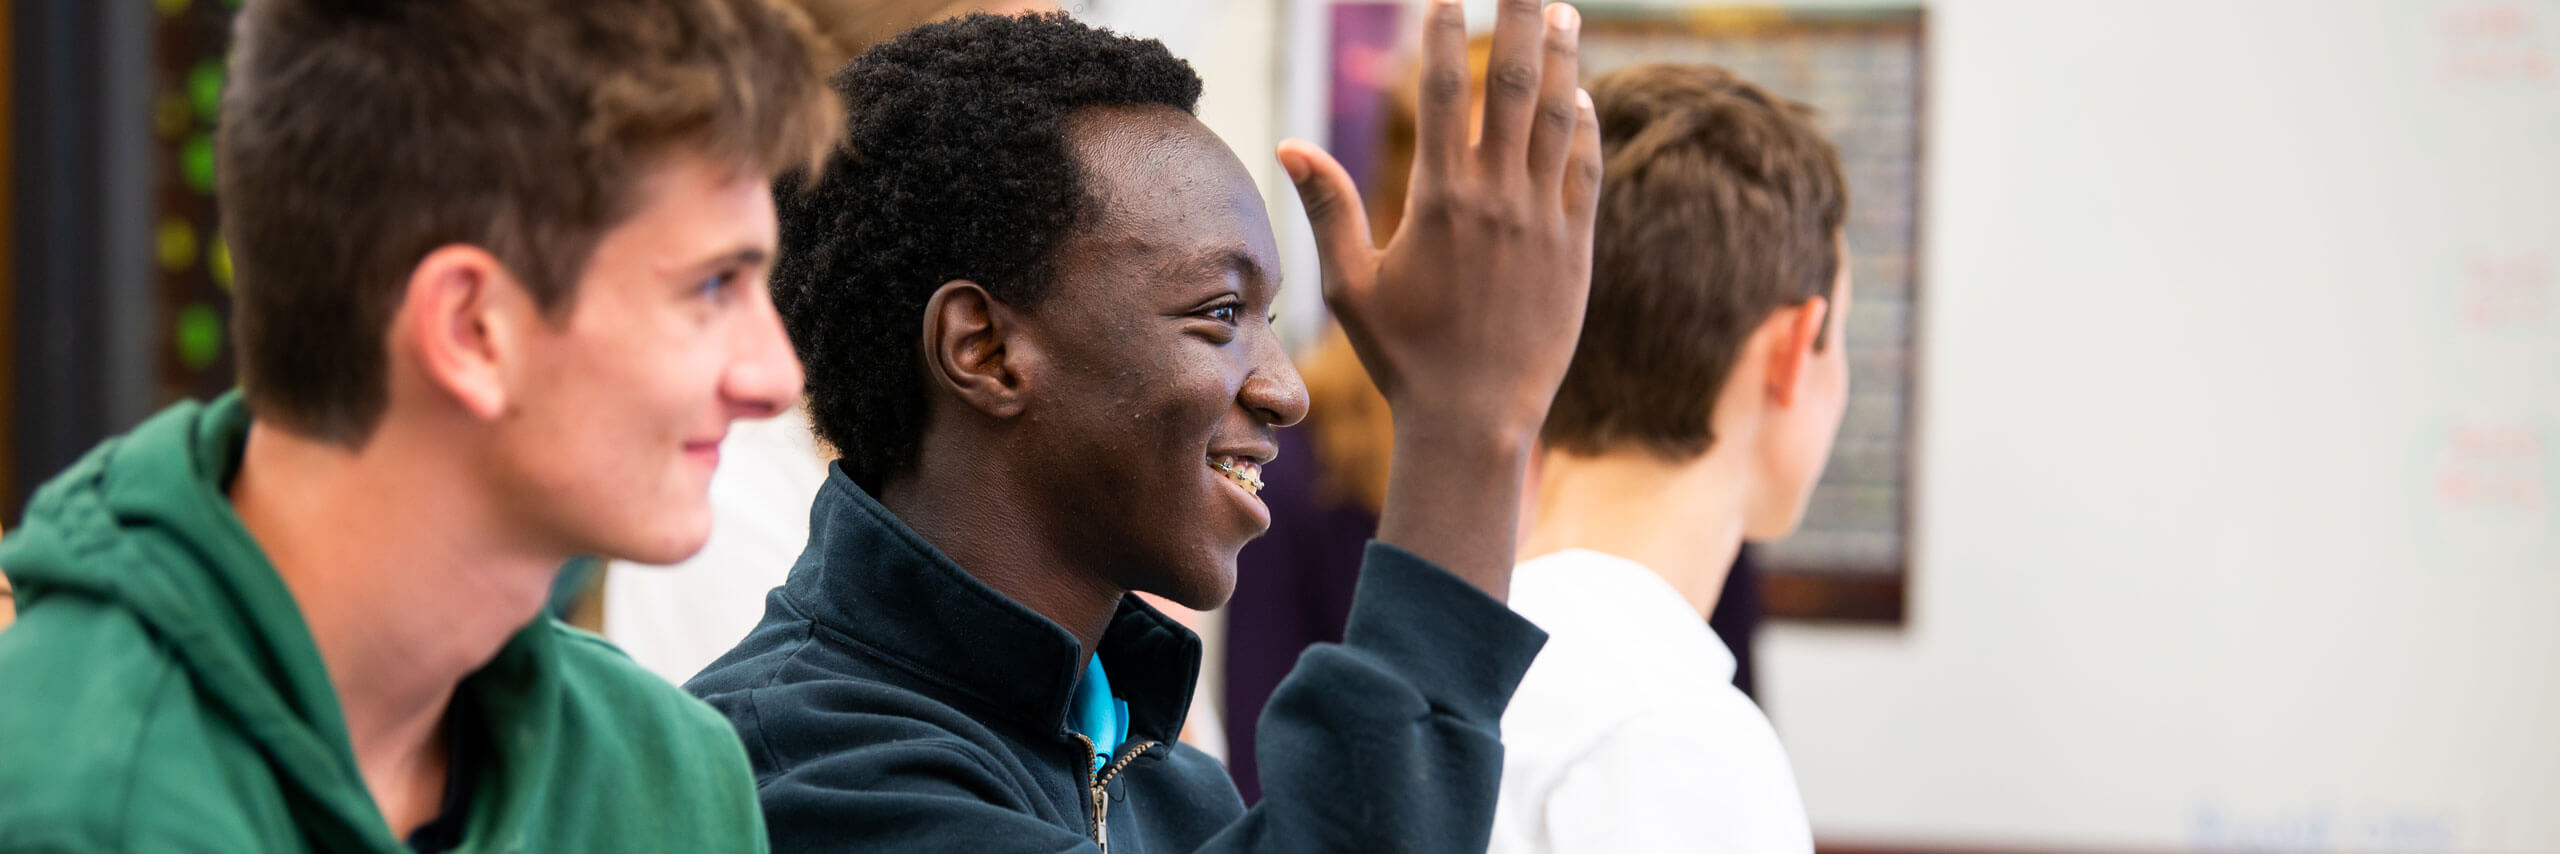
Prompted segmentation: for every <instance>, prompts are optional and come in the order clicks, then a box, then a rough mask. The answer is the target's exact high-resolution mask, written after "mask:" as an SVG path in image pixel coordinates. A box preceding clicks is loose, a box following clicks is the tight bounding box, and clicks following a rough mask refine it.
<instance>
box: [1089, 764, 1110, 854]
mask: <svg viewBox="0 0 2560 854" xmlns="http://www.w3.org/2000/svg"><path fill="white" fill-rule="evenodd" d="M1093 844H1095V845H1098V846H1101V848H1102V854H1111V795H1110V793H1109V791H1108V790H1106V789H1105V788H1104V787H1103V784H1102V783H1100V782H1096V783H1094V784H1093Z"/></svg>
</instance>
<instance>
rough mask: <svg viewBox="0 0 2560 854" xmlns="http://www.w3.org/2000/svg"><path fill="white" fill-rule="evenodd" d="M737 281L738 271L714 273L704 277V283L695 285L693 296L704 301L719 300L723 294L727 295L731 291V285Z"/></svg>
mask: <svg viewBox="0 0 2560 854" xmlns="http://www.w3.org/2000/svg"><path fill="white" fill-rule="evenodd" d="M737 280H738V271H736V270H722V271H720V272H717V273H713V274H711V275H709V276H705V277H703V279H702V281H699V282H695V283H694V285H693V295H694V296H696V297H699V298H703V299H713V298H717V297H719V296H720V295H721V294H723V293H726V292H727V291H728V290H729V285H730V284H732V283H734V282H736V281H737Z"/></svg>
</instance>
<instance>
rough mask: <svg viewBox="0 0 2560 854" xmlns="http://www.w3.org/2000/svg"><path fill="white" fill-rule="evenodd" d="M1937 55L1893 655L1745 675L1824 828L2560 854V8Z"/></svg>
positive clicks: (1838, 638)
mask: <svg viewBox="0 0 2560 854" xmlns="http://www.w3.org/2000/svg"><path fill="white" fill-rule="evenodd" d="M1930 14H1931V17H1930V21H1929V26H1930V28H1931V32H1932V39H1931V44H1930V50H1931V54H1932V56H1931V75H1932V79H1931V80H1930V81H1929V97H1930V98H1931V103H1930V105H1929V109H1930V111H1931V116H1930V119H1931V121H1930V130H1929V137H1928V142H1927V154H1926V157H1927V158H1928V164H1927V169H1928V172H1927V175H1928V181H1927V187H1926V191H1925V193H1926V200H1925V204H1926V206H1927V209H1926V217H1925V219H1924V228H1925V230H1926V235H1925V237H1926V242H1925V249H1924V260H1925V265H1926V266H1925V271H1926V272H1925V276H1924V278H1923V281H1922V283H1921V293H1922V304H1923V306H1924V309H1925V315H1924V317H1923V323H1924V328H1923V331H1922V336H1923V337H1922V340H1923V353H1922V356H1923V360H1924V361H1923V367H1922V381H1923V385H1922V392H1921V394H1922V397H1921V407H1920V410H1919V413H1918V418H1919V425H1918V426H1919V428H1920V434H1921V446H1920V458H1921V460H1922V463H1921V466H1922V470H1921V472H1920V477H1919V485H1918V496H1917V501H1916V514H1917V516H1916V525H1917V531H1916V543H1915V545H1916V554H1915V558H1914V560H1915V576H1916V577H1915V580H1914V582H1913V584H1912V587H1911V591H1912V595H1913V601H1912V608H1911V610H1912V618H1911V622H1910V624H1909V626H1908V627H1907V628H1904V629H1902V630H1896V631H1875V630H1841V629H1824V628H1807V627H1803V626H1794V625H1788V626H1780V627H1778V628H1777V629H1776V630H1774V631H1772V632H1771V633H1770V635H1769V636H1768V637H1767V639H1766V643H1765V646H1764V651H1763V657H1762V659H1761V663H1762V666H1763V668H1764V674H1765V675H1764V677H1763V678H1764V680H1765V684H1766V686H1767V687H1766V692H1767V694H1768V697H1767V699H1768V702H1769V704H1770V706H1771V707H1772V709H1773V712H1774V717H1775V719H1776V723H1777V725H1778V727H1779V729H1780V731H1781V733H1782V734H1783V735H1784V736H1785V737H1786V739H1787V740H1788V743H1789V745H1790V749H1791V751H1792V752H1793V755H1794V758H1795V760H1796V763H1797V766H1798V773H1799V776H1800V778H1801V781H1802V785H1803V787H1804V793H1805V797H1806V801H1807V805H1808V807H1809V809H1810V810H1811V812H1812V815H1813V818H1814V822H1815V827H1816V830H1817V832H1818V833H1819V834H1820V835H1821V836H1823V837H1825V838H1828V839H1834V840H1857V839H1869V840H1893V841H1904V842H1911V841H1918V842H1939V843H1948V844H1957V845H1963V844H2007V845H2013V846H2025V847H2042V846H2056V845H2075V846H2077V845H2086V846H2101V845H2102V846H2112V847H2120V848H2126V847H2129V848H2178V847H2203V848H2216V849H2231V848H2260V849H2264V848H2284V849H2351V850H2372V849H2407V850H2458V851H2546V852H2547V851H2560V545H2555V543H2560V524H2554V521H2555V520H2554V518H2553V517H2554V514H2555V512H2560V511H2555V508H2556V507H2560V278H2555V276H2560V270H2555V268H2556V267H2560V264H2555V258H2560V68H2554V66H2553V64H2552V61H2553V59H2554V58H2560V4H2552V3H2521V4H2520V3H2512V2H2508V3H2429V2H2389V3H2370V2H2356V3H2344V2H2328V3H2321V2H2282V3H2278V2H2249V3H2228V2H2195V1H2194V0H2188V1H2187V2H2146V3H2126V2H2117V3H2096V2H2052V0H1947V2H1939V3H1933V4H1930ZM2537 57H2538V59H2537ZM2537 69H2538V70H2537Z"/></svg>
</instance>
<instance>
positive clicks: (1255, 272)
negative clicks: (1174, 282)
mask: <svg viewBox="0 0 2560 854" xmlns="http://www.w3.org/2000/svg"><path fill="white" fill-rule="evenodd" d="M1183 266H1184V268H1185V269H1187V270H1194V271H1209V270H1216V271H1226V270H1234V271H1236V272H1237V273H1239V274H1242V275H1243V276H1244V277H1245V278H1248V279H1253V280H1255V281H1259V282H1262V283H1264V284H1276V283H1277V281H1276V280H1275V279H1273V278H1272V276H1271V271H1270V270H1268V269H1264V268H1263V266H1262V262H1261V261H1258V260H1255V259H1254V257H1253V255H1252V254H1251V253H1248V252H1246V251H1245V250H1244V247H1241V246H1229V247H1226V248H1223V249H1212V250H1209V251H1206V252H1202V253H1200V254H1198V255H1194V256H1191V258H1190V260H1188V261H1185V262H1184V263H1183Z"/></svg>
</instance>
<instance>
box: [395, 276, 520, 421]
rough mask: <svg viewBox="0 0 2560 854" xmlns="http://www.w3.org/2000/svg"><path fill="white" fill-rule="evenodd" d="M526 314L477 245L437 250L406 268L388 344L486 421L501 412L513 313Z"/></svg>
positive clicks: (511, 282)
mask: <svg viewBox="0 0 2560 854" xmlns="http://www.w3.org/2000/svg"><path fill="white" fill-rule="evenodd" d="M532 310H533V305H532V299H531V295H529V294H526V293H525V291H524V288H523V287H522V286H521V285H520V284H519V283H518V282H516V280H515V278H514V276H513V275H512V274H510V273H508V272H507V268H506V265H505V264H501V263H499V262H498V259H497V258H496V257H495V256H492V255H490V254H489V253H488V252H487V251H486V250H483V249H480V248H479V247H476V246H467V245H459V244H457V245H453V246H445V247H440V248H438V249H436V250H435V251H433V252H429V253H427V256H426V257H425V258H422V259H419V261H418V266H416V267H413V268H410V270H409V286H408V288H407V290H405V291H404V292H403V293H402V296H401V299H400V306H399V308H398V309H397V311H396V313H395V314H393V316H392V328H393V329H394V330H396V331H395V332H394V333H393V336H392V340H393V341H394V342H396V345H397V346H404V347H406V348H408V349H409V350H410V351H411V353H412V355H414V357H415V358H416V360H417V364H418V367H419V369H420V370H421V371H422V372H423V373H424V374H425V375H426V379H427V382H428V384H429V385H430V386H432V387H434V388H436V389H438V390H441V391H443V392H444V393H445V394H447V395H450V396H451V397H452V398H453V400H454V402H455V403H458V404H460V405H461V406H462V408H463V410H464V411H467V412H469V413H471V415H472V416H473V417H476V418H480V419H482V420H492V419H495V418H497V417H498V416H499V415H500V414H501V413H504V412H505V411H506V409H507V404H508V396H509V393H510V391H511V388H510V387H509V383H508V370H507V368H508V365H509V364H510V363H511V357H514V356H515V355H516V353H517V351H518V349H519V348H518V345H517V341H516V338H515V336H516V334H517V333H518V332H520V331H521V329H522V327H523V326H524V325H525V324H524V323H523V322H522V321H521V319H520V318H519V317H517V315H521V314H529V313H531V312H532ZM394 361H395V363H396V362H397V361H398V360H397V359H396V358H395V360H394Z"/></svg>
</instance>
